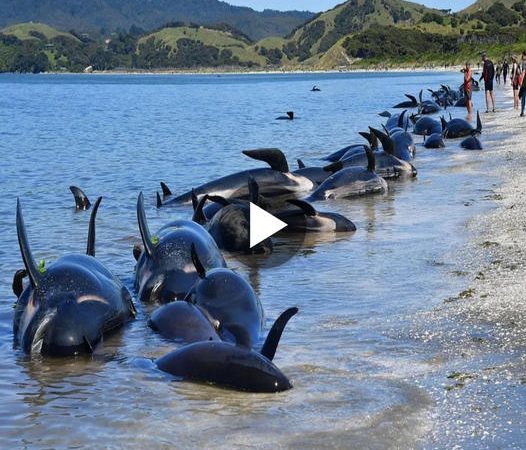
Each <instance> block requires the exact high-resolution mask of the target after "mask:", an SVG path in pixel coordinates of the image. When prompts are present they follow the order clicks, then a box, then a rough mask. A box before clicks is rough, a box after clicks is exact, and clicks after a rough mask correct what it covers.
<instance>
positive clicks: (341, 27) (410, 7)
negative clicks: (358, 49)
mask: <svg viewBox="0 0 526 450" xmlns="http://www.w3.org/2000/svg"><path fill="white" fill-rule="evenodd" d="M426 13H427V14H435V15H438V16H444V15H445V14H444V13H443V12H441V11H438V10H433V9H430V8H427V7H425V6H422V5H418V4H416V3H411V2H406V1H403V0H349V1H347V2H345V3H342V4H340V5H338V6H336V7H335V8H333V9H331V10H329V11H327V12H325V13H323V14H321V15H320V16H318V17H316V18H315V19H313V20H311V21H310V22H308V23H307V24H305V25H303V26H301V27H300V28H298V29H297V30H296V31H295V32H294V33H293V34H292V35H291V36H290V37H291V42H290V44H289V46H288V51H287V54H288V56H289V57H293V58H296V60H297V61H298V62H302V61H305V60H307V59H309V58H310V57H312V56H315V55H317V54H320V53H325V52H326V51H328V50H329V49H330V48H331V47H332V46H333V45H335V44H336V43H337V42H338V41H340V40H341V39H342V38H344V37H346V36H348V35H349V34H356V33H360V32H362V31H364V30H367V29H369V28H370V27H376V26H386V25H414V24H416V23H418V22H420V21H421V20H422V18H423V17H424V15H425V14H426Z"/></svg>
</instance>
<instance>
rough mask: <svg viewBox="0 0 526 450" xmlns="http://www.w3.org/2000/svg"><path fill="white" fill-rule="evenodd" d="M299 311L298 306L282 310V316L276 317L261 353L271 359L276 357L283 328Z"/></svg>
mask: <svg viewBox="0 0 526 450" xmlns="http://www.w3.org/2000/svg"><path fill="white" fill-rule="evenodd" d="M297 312H298V308H289V309H287V310H286V311H284V312H282V313H281V314H280V316H279V317H278V318H277V319H276V321H275V322H274V325H272V328H271V329H270V331H269V333H268V335H267V339H265V343H264V344H263V347H262V348H261V351H260V353H261V354H262V355H263V356H265V357H266V358H268V359H269V360H271V361H272V360H273V359H274V355H275V354H276V349H277V348H278V344H279V340H280V339H281V335H282V334H283V330H284V329H285V326H286V325H287V323H288V321H289V320H290V319H291V317H293V316H294V315H296V314H297Z"/></svg>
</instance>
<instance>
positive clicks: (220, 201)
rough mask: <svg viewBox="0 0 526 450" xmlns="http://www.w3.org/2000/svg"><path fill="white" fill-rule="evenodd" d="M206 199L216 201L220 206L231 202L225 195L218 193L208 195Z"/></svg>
mask: <svg viewBox="0 0 526 450" xmlns="http://www.w3.org/2000/svg"><path fill="white" fill-rule="evenodd" d="M208 200H210V201H211V202H214V203H218V204H220V205H222V206H228V205H230V204H231V202H230V200H228V199H227V198H225V197H221V196H220V195H209V196H208Z"/></svg>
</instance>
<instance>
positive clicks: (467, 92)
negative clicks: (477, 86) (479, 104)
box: [462, 62, 473, 120]
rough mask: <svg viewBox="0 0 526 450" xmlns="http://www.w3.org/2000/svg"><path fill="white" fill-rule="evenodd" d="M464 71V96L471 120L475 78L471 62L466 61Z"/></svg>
mask: <svg viewBox="0 0 526 450" xmlns="http://www.w3.org/2000/svg"><path fill="white" fill-rule="evenodd" d="M462 72H464V98H465V99H466V108H467V110H468V120H471V117H472V114H473V103H472V101H471V93H472V85H471V83H472V80H473V73H472V72H471V64H470V63H469V62H467V63H466V67H464V69H462Z"/></svg>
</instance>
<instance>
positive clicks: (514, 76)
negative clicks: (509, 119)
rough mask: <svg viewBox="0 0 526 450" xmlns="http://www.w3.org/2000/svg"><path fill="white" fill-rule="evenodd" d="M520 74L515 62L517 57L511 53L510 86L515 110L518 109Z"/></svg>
mask: <svg viewBox="0 0 526 450" xmlns="http://www.w3.org/2000/svg"><path fill="white" fill-rule="evenodd" d="M520 74H521V69H520V67H519V64H518V63H517V57H516V56H515V55H512V57H511V74H510V75H511V78H510V81H511V87H512V88H513V108H514V109H515V110H518V109H519V76H520Z"/></svg>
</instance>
